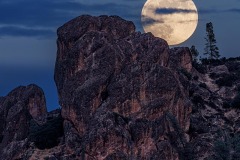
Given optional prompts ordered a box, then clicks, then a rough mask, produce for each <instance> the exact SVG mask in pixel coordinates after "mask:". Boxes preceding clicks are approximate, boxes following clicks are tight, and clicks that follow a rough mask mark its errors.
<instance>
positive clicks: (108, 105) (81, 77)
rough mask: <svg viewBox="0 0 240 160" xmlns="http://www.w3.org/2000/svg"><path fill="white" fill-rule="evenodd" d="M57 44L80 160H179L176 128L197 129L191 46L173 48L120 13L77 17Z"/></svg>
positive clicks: (69, 136) (70, 130)
mask: <svg viewBox="0 0 240 160" xmlns="http://www.w3.org/2000/svg"><path fill="white" fill-rule="evenodd" d="M57 44H58V52H57V60H56V65H55V82H56V85H57V89H58V93H59V101H60V105H61V106H62V116H63V118H64V119H65V120H64V128H65V140H66V145H67V146H68V147H69V148H70V149H71V150H72V152H73V153H75V152H76V151H77V150H81V152H78V154H77V155H75V156H76V157H85V158H86V159H91V157H94V158H95V159H177V158H178V151H176V150H174V149H173V148H174V147H173V146H172V145H171V141H172V140H174V138H172V139H170V138H169V137H168V136H167V135H169V134H170V133H171V135H172V136H174V134H173V132H174V130H175V129H176V128H174V127H173V126H176V124H175V123H178V124H179V126H180V128H182V130H183V132H185V131H187V130H188V128H189V123H190V121H189V120H190V119H189V116H190V113H191V103H190V102H189V99H188V80H187V78H186V77H184V76H183V75H182V74H181V73H180V72H179V70H178V69H179V68H184V69H186V70H191V65H190V64H188V63H189V60H191V54H190V52H189V49H187V48H183V49H181V48H178V49H177V51H174V50H170V49H169V46H168V44H167V42H166V41H165V40H163V39H160V38H156V37H154V36H153V35H152V34H151V33H146V34H141V33H140V32H135V26H134V24H133V23H132V22H129V21H126V20H123V19H122V18H120V17H117V16H99V17H92V16H88V15H84V16H80V17H77V18H75V19H73V20H71V21H69V22H67V23H66V24H64V25H63V26H62V27H60V28H59V29H58V40H57ZM176 52H178V53H179V55H180V56H176V57H175V56H171V55H174V54H175V53H176ZM181 53H182V54H181ZM182 56H183V58H182ZM175 58H181V60H180V61H178V60H176V62H177V63H175V65H174V66H173V65H172V64H171V63H172V62H174V59H175ZM175 138H176V137H175ZM175 140H176V139H175ZM77 142H80V143H77ZM169 148H171V149H169ZM94 158H93V159H94Z"/></svg>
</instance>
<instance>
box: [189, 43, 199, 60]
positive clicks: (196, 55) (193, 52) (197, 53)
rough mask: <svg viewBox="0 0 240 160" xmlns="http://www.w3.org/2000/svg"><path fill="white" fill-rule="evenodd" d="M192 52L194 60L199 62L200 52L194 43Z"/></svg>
mask: <svg viewBox="0 0 240 160" xmlns="http://www.w3.org/2000/svg"><path fill="white" fill-rule="evenodd" d="M190 52H191V54H192V58H193V61H194V62H197V57H198V55H199V52H198V50H197V49H196V47H195V46H194V45H192V47H191V48H190Z"/></svg>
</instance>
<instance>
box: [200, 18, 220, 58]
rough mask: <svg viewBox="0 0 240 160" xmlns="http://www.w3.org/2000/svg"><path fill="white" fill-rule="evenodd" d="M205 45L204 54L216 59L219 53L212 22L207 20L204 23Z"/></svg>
mask: <svg viewBox="0 0 240 160" xmlns="http://www.w3.org/2000/svg"><path fill="white" fill-rule="evenodd" d="M206 34H207V35H206V38H205V40H206V46H205V53H204V54H205V55H207V56H208V58H209V59H211V60H212V59H218V58H219V57H220V55H219V49H218V47H217V46H216V43H217V41H216V39H215V35H214V32H213V24H212V22H209V23H207V24H206Z"/></svg>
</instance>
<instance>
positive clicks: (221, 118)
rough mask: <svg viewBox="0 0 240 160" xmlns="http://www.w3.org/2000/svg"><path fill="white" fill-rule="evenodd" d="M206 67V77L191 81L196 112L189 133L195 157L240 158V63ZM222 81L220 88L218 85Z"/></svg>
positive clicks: (192, 115)
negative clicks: (239, 69)
mask: <svg viewBox="0 0 240 160" xmlns="http://www.w3.org/2000/svg"><path fill="white" fill-rule="evenodd" d="M206 68H208V70H207V72H206V74H200V73H198V74H196V72H194V73H193V76H201V77H199V80H197V81H196V80H193V81H191V89H190V90H191V92H192V94H191V99H192V102H193V112H192V114H191V123H190V130H189V132H188V133H189V136H190V143H191V144H192V146H194V151H193V153H194V157H195V159H199V160H207V159H216V160H217V159H240V155H239V149H238V147H237V146H239V145H240V141H239V139H240V132H239V131H240V130H239V126H240V125H239V122H240V116H239V115H240V112H239V107H240V88H238V86H240V83H239V80H240V74H239V73H240V72H238V68H240V63H239V61H238V60H237V59H236V60H229V61H226V62H225V61H223V62H221V63H220V64H219V65H217V64H214V65H211V63H210V64H208V65H206ZM228 76H229V77H230V78H229V77H228ZM232 77H233V78H232ZM219 80H221V83H219V84H221V85H219V84H216V83H217V81H219Z"/></svg>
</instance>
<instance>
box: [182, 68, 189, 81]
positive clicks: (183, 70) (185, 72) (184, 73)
mask: <svg viewBox="0 0 240 160" xmlns="http://www.w3.org/2000/svg"><path fill="white" fill-rule="evenodd" d="M179 71H180V72H181V73H182V74H183V75H184V76H186V77H187V79H188V80H191V79H192V74H191V73H189V72H188V71H187V70H186V69H184V68H181V69H180V70H179Z"/></svg>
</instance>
